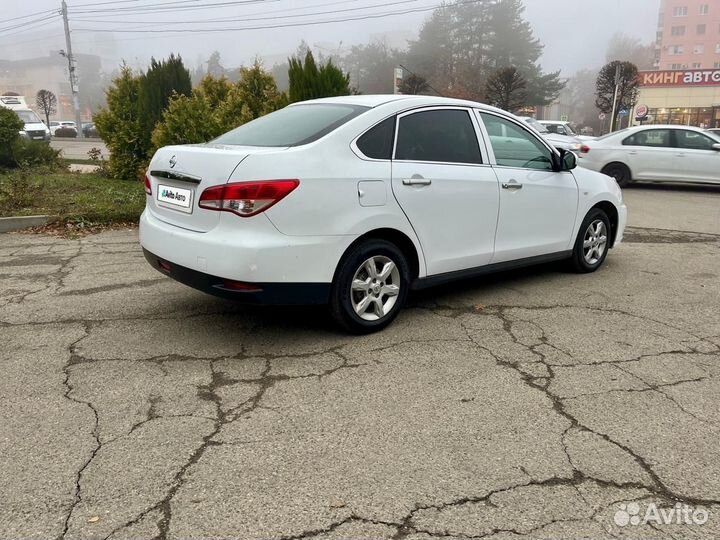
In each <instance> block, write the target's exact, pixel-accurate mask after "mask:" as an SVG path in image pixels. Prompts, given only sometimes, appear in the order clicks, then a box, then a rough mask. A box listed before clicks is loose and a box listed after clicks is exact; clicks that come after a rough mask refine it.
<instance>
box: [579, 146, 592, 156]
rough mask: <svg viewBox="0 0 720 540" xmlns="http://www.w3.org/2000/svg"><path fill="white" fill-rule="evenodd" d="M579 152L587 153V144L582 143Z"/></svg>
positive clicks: (588, 148) (588, 150) (588, 149)
mask: <svg viewBox="0 0 720 540" xmlns="http://www.w3.org/2000/svg"><path fill="white" fill-rule="evenodd" d="M580 153H581V154H589V153H590V147H589V146H588V145H587V144H583V145H582V146H581V147H580Z"/></svg>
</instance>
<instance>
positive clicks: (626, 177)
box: [602, 163, 632, 187]
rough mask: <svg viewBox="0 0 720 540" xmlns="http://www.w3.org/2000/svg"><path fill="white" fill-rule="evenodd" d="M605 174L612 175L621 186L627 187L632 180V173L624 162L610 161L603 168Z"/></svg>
mask: <svg viewBox="0 0 720 540" xmlns="http://www.w3.org/2000/svg"><path fill="white" fill-rule="evenodd" d="M602 173H603V174H607V175H608V176H612V177H613V178H614V179H615V181H616V182H617V183H618V185H619V186H620V187H627V186H628V185H629V184H630V182H632V174H630V169H628V168H627V165H625V164H623V163H610V164H609V165H606V166H605V168H604V169H603V170H602Z"/></svg>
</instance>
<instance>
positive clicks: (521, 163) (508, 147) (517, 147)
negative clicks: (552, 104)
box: [480, 113, 553, 171]
mask: <svg viewBox="0 0 720 540" xmlns="http://www.w3.org/2000/svg"><path fill="white" fill-rule="evenodd" d="M480 116H481V117H482V119H483V123H484V124H485V128H486V129H487V131H488V134H489V135H490V144H491V146H492V148H493V152H494V153H495V162H496V163H497V164H498V165H500V166H502V167H517V168H523V169H539V170H544V171H551V170H553V159H552V152H551V151H550V150H549V149H548V148H547V146H545V145H544V144H543V143H542V142H540V141H539V140H538V138H537V137H535V136H534V135H532V134H530V133H529V132H527V131H525V130H524V129H522V128H520V127H519V126H517V125H515V124H514V123H513V122H511V121H509V120H506V119H505V118H501V117H499V116H495V115H493V114H487V113H480Z"/></svg>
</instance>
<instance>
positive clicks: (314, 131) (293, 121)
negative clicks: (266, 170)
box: [211, 103, 369, 147]
mask: <svg viewBox="0 0 720 540" xmlns="http://www.w3.org/2000/svg"><path fill="white" fill-rule="evenodd" d="M368 109H369V107H361V106H358V105H344V104H339V103H322V104H321V103H315V104H306V105H293V106H290V107H285V108H284V109H281V110H279V111H275V112H274V113H271V114H268V115H266V116H262V117H260V118H258V119H256V120H253V121H252V122H248V123H247V124H243V125H242V126H240V127H239V128H236V129H233V130H232V131H229V132H227V133H226V134H225V135H221V136H220V137H218V138H217V139H215V140H214V141H211V143H214V144H230V145H241V146H268V147H283V146H299V145H301V144H308V143H311V142H313V141H316V140H318V139H319V138H320V137H322V136H324V135H327V134H328V133H330V132H331V131H334V130H335V129H337V128H338V127H340V126H342V125H343V124H344V123H346V122H348V121H350V120H352V119H353V118H355V117H356V116H358V115H360V114H362V113H364V112H365V111H367V110H368Z"/></svg>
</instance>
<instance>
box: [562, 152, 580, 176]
mask: <svg viewBox="0 0 720 540" xmlns="http://www.w3.org/2000/svg"><path fill="white" fill-rule="evenodd" d="M576 167H577V156H576V155H575V154H574V153H573V152H571V151H570V150H565V149H560V170H561V171H572V170H573V169H574V168H576Z"/></svg>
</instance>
